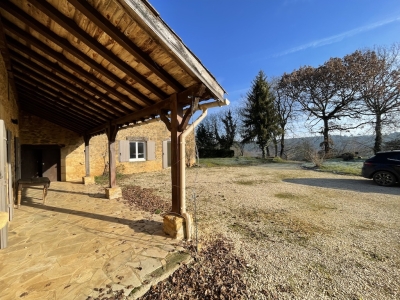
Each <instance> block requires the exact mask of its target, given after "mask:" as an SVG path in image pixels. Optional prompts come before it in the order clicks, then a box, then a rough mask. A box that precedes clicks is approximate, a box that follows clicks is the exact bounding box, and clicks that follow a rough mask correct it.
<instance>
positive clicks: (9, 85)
mask: <svg viewBox="0 0 400 300" xmlns="http://www.w3.org/2000/svg"><path fill="white" fill-rule="evenodd" d="M0 119H1V120H3V121H4V124H5V127H6V129H7V130H9V131H10V132H11V140H10V141H8V143H10V145H11V152H10V163H11V168H9V167H7V172H6V177H5V178H6V180H7V182H9V181H8V180H9V179H10V178H11V179H12V184H11V186H8V189H9V190H10V189H13V187H14V186H15V181H16V174H15V163H16V154H15V138H17V137H19V125H18V122H19V119H18V105H17V102H16V99H15V95H14V89H13V82H12V81H11V80H9V74H8V72H7V68H6V65H5V62H4V59H3V56H2V55H1V53H0ZM1 154H2V155H3V153H1ZM9 170H11V172H10V171H9ZM7 194H8V191H7ZM14 196H15V195H14Z"/></svg>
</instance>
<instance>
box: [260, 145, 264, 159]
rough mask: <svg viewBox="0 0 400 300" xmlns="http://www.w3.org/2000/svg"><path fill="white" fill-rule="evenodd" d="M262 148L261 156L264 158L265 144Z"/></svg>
mask: <svg viewBox="0 0 400 300" xmlns="http://www.w3.org/2000/svg"><path fill="white" fill-rule="evenodd" d="M260 148H261V158H262V159H264V158H265V145H262V146H261V147H260Z"/></svg>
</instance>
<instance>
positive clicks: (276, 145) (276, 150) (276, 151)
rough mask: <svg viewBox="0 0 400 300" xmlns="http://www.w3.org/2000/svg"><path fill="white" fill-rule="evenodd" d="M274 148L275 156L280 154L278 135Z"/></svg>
mask: <svg viewBox="0 0 400 300" xmlns="http://www.w3.org/2000/svg"><path fill="white" fill-rule="evenodd" d="M274 150H275V157H277V156H278V140H277V139H276V136H274Z"/></svg>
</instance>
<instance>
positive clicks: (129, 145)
mask: <svg viewBox="0 0 400 300" xmlns="http://www.w3.org/2000/svg"><path fill="white" fill-rule="evenodd" d="M155 159H156V143H155V142H154V141H144V140H138V141H134V140H122V141H119V161H120V162H135V161H148V160H155Z"/></svg>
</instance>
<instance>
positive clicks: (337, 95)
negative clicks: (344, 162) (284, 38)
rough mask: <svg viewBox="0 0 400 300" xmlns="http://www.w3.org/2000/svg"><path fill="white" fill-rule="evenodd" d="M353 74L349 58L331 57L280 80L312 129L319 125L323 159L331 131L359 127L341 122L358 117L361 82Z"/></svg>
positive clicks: (329, 147) (326, 154)
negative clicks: (318, 64) (298, 105)
mask: <svg viewBox="0 0 400 300" xmlns="http://www.w3.org/2000/svg"><path fill="white" fill-rule="evenodd" d="M356 75H357V72H355V70H354V68H353V66H352V59H351V57H349V56H345V57H344V58H343V59H341V58H331V59H329V60H328V61H327V62H325V63H324V64H323V65H322V66H319V67H317V68H313V67H310V66H306V67H301V68H300V69H298V70H295V71H293V72H292V73H290V74H286V73H285V74H284V75H283V76H282V78H281V80H280V84H279V86H280V88H282V89H285V91H287V92H288V95H289V96H290V97H291V98H293V99H296V100H297V101H298V103H299V104H300V105H301V108H302V110H303V111H304V112H305V113H307V114H308V121H309V122H310V124H311V126H312V127H315V126H318V124H319V123H320V122H322V130H321V133H322V135H323V148H324V152H325V156H328V155H329V152H330V150H331V146H330V142H329V135H330V132H331V131H335V130H348V129H349V128H355V127H357V126H359V124H356V125H354V124H350V123H346V122H344V119H346V118H347V119H351V120H353V119H355V118H359V117H360V114H359V111H360V101H359V99H360V95H359V85H360V80H359V79H358V78H357V76H356Z"/></svg>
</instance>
